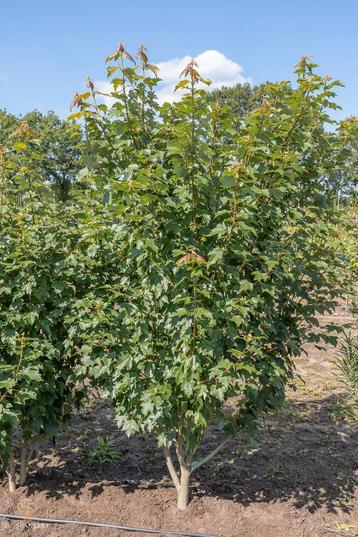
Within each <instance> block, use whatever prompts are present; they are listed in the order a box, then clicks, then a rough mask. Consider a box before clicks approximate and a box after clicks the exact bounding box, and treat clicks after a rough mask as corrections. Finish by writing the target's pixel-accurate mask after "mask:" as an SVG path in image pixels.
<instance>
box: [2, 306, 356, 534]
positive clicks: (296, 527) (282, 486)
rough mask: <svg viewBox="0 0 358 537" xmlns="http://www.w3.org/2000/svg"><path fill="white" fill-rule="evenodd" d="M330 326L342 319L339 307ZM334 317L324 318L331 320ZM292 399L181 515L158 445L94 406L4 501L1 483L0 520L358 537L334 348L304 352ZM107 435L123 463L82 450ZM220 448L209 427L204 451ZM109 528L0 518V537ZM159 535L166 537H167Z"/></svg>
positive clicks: (230, 448)
mask: <svg viewBox="0 0 358 537" xmlns="http://www.w3.org/2000/svg"><path fill="white" fill-rule="evenodd" d="M335 319H336V320H337V319H339V320H340V321H341V322H342V323H343V322H347V321H349V317H348V315H347V313H346V311H345V308H344V307H343V306H342V308H340V309H339V310H338V311H337V312H336V314H335ZM328 321H330V319H327V318H324V319H321V322H328ZM306 350H307V352H308V354H307V356H306V355H302V356H301V357H300V358H299V359H298V360H297V372H298V375H299V376H300V378H299V376H297V381H296V390H290V391H289V393H288V398H287V403H286V405H285V406H284V407H283V409H282V410H281V411H280V412H279V413H278V414H276V415H272V416H269V417H268V418H267V419H266V420H265V421H263V422H262V424H261V426H260V430H259V433H258V434H257V436H256V437H255V438H254V439H253V438H245V437H243V436H238V437H237V438H236V439H234V440H232V441H231V442H230V443H229V444H227V446H226V449H225V450H224V451H223V452H222V453H220V454H219V455H218V456H217V457H216V458H215V459H213V460H212V461H211V462H210V463H208V464H207V465H204V466H203V467H201V469H200V470H199V471H198V473H197V474H196V475H195V476H194V478H193V482H192V487H191V496H192V501H191V504H190V506H189V508H188V509H187V511H186V512H185V513H180V512H178V511H177V509H176V494H175V490H174V489H173V486H172V484H171V481H170V479H169V477H168V474H167V470H166V467H165V463H164V460H163V456H162V453H161V452H160V451H158V450H157V448H156V444H155V439H154V438H151V437H143V436H137V437H135V438H132V439H129V440H128V439H127V438H126V437H125V436H123V435H122V434H121V433H120V432H119V431H118V430H117V428H116V425H115V423H114V421H113V416H112V412H111V409H110V408H109V406H108V405H107V404H106V403H105V402H103V401H94V402H93V403H92V404H91V406H89V407H87V408H86V409H84V410H83V411H82V412H81V413H80V414H79V415H78V416H77V417H76V418H75V419H74V420H73V423H72V425H71V427H69V428H67V429H66V430H64V431H63V432H62V434H60V435H59V438H58V441H57V445H56V446H55V447H54V446H52V445H50V444H49V445H44V446H42V448H41V452H40V453H39V454H38V456H37V458H36V459H35V460H34V461H33V462H32V464H31V470H30V475H29V478H28V482H27V485H26V486H25V487H22V488H20V489H18V491H17V492H16V493H15V494H13V495H10V494H9V493H8V491H7V486H6V483H5V481H2V482H1V483H0V512H1V513H9V514H19V515H24V516H29V517H36V516H40V517H48V518H62V519H63V518H68V519H77V520H88V521H96V522H105V523H112V524H119V525H127V526H136V527H147V528H161V529H167V530H187V531H191V532H202V533H210V534H215V535H219V536H222V537H322V536H324V535H332V536H334V535H337V534H340V535H342V536H345V537H350V536H353V535H358V496H357V491H358V480H357V477H358V423H357V420H356V419H355V418H354V414H352V409H353V410H354V408H353V407H352V406H349V405H348V403H347V401H346V399H345V393H344V389H343V388H342V386H340V385H339V383H338V382H337V377H336V375H335V374H334V366H333V364H332V359H333V357H334V350H333V349H331V348H326V349H325V350H321V351H318V350H317V349H316V348H315V347H314V346H309V347H307V349H306ZM98 435H113V436H114V438H115V439H116V449H117V450H118V451H119V452H120V459H119V461H118V462H114V463H104V464H97V463H92V462H91V461H90V460H89V458H88V455H86V453H88V451H87V450H88V448H90V447H91V446H92V447H93V446H96V437H97V436H98ZM219 440H220V434H219V432H218V431H217V430H216V429H215V428H212V429H211V430H210V431H209V432H208V434H207V438H206V441H205V443H204V445H203V447H202V453H203V454H204V453H205V452H206V451H209V450H210V449H211V448H213V447H214V446H215V445H216V443H217V442H218V441H219ZM121 533H122V532H119V531H118V530H114V529H94V528H85V527H83V528H82V527H76V526H47V525H41V524H38V523H34V522H13V521H11V522H10V521H1V520H0V536H1V537H2V536H4V537H5V536H9V537H20V536H25V537H45V536H46V537H62V536H63V537H79V536H81V535H85V536H90V537H92V536H93V537H97V536H98V537H99V536H103V537H104V536H106V537H111V536H118V535H120V534H121ZM163 535H165V531H163Z"/></svg>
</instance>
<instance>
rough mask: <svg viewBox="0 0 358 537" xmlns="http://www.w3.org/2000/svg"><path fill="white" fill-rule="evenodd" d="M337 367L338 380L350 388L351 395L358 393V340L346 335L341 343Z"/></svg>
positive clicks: (336, 362) (336, 361)
mask: <svg viewBox="0 0 358 537" xmlns="http://www.w3.org/2000/svg"><path fill="white" fill-rule="evenodd" d="M335 365H336V367H337V368H338V370H339V372H338V379H339V380H340V381H341V383H343V384H344V385H345V387H346V388H348V390H349V392H350V393H355V394H357V392H358V338H357V337H353V336H352V335H351V334H344V337H343V339H342V340H341V341H340V344H339V348H338V352H337V358H336V360H335Z"/></svg>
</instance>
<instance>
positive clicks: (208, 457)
mask: <svg viewBox="0 0 358 537" xmlns="http://www.w3.org/2000/svg"><path fill="white" fill-rule="evenodd" d="M228 441H229V438H225V440H223V442H221V444H219V445H218V447H216V448H215V449H214V450H213V451H212V452H211V453H209V455H207V456H206V457H204V458H203V459H201V460H200V461H198V462H197V463H194V464H193V465H192V466H191V468H190V471H191V472H194V471H195V470H197V469H198V468H200V466H202V465H203V464H205V463H207V462H209V461H210V460H211V459H212V458H213V457H215V455H216V454H217V453H219V451H221V450H222V449H223V447H224V446H225V445H226V444H227V443H228Z"/></svg>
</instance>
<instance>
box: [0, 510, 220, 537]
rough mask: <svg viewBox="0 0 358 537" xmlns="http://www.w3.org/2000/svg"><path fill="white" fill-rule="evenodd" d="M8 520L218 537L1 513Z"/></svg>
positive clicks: (0, 516) (192, 536) (186, 536)
mask: <svg viewBox="0 0 358 537" xmlns="http://www.w3.org/2000/svg"><path fill="white" fill-rule="evenodd" d="M2 518H3V519H6V520H24V521H26V522H40V523H42V524H73V525H77V526H90V527H92V528H111V529H116V530H122V531H131V532H136V533H156V534H159V535H178V536H181V537H218V536H217V535H208V534H206V533H190V532H188V531H167V530H155V529H152V528H130V527H129V526H116V525H115V524H100V523H98V522H82V521H81V520H57V519H55V518H38V517H29V516H19V515H6V514H2V513H0V519H2Z"/></svg>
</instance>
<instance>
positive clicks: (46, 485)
mask: <svg viewBox="0 0 358 537" xmlns="http://www.w3.org/2000/svg"><path fill="white" fill-rule="evenodd" d="M339 401H340V400H339V398H338V396H335V395H331V396H329V397H326V398H324V399H312V400H305V401H298V402H297V401H296V402H294V403H290V404H288V405H286V407H284V409H283V410H282V411H281V412H280V413H279V414H278V415H275V416H270V417H269V418H268V419H267V420H266V424H265V425H262V427H261V428H260V430H259V432H258V434H257V436H256V438H255V439H252V438H251V439H244V438H240V437H239V436H238V437H237V438H235V439H233V440H232V441H231V442H230V443H229V444H227V448H226V450H225V451H223V452H222V453H220V455H217V457H216V458H215V459H212V461H211V462H210V463H209V464H207V465H205V466H203V467H202V468H201V469H200V471H199V472H198V473H197V474H194V476H193V480H192V494H193V495H195V496H201V495H206V496H215V497H219V498H226V499H230V500H233V501H235V502H240V503H242V504H243V505H245V506H246V505H249V504H251V503H253V502H275V501H291V502H292V503H293V505H294V506H295V507H296V508H306V509H308V510H309V511H311V512H313V511H315V510H317V509H318V508H320V507H322V506H324V507H326V508H327V510H328V511H331V512H336V510H337V508H340V509H341V510H343V511H344V512H347V513H348V512H350V510H351V506H352V502H353V500H354V489H355V487H356V486H357V477H356V476H357V474H356V472H357V469H358V429H357V427H354V426H352V425H350V426H348V425H344V424H342V423H340V424H337V423H335V422H333V421H332V409H334V408H337V404H339ZM102 434H105V435H113V436H114V437H115V438H116V445H117V449H118V450H119V451H120V460H119V461H118V462H116V463H108V464H103V465H96V464H91V463H90V462H89V461H88V460H87V459H86V456H85V454H84V448H85V447H88V446H93V445H94V444H95V442H96V436H97V435H102ZM219 441H220V437H219V433H218V432H217V431H216V430H215V428H212V429H211V430H210V431H209V433H208V435H207V438H206V439H205V442H204V444H203V449H202V452H201V454H203V455H204V454H205V453H206V452H208V451H210V450H211V449H213V448H214V447H215V446H216V445H217V443H218V442H219ZM88 484H89V485H88ZM86 485H87V487H88V486H89V490H90V492H91V495H92V496H93V497H95V496H98V495H100V494H101V493H102V492H103V491H104V489H105V488H106V487H108V486H110V485H111V486H118V487H120V488H121V489H122V490H125V491H126V492H128V493H131V492H134V491H135V490H138V489H157V488H159V487H169V486H172V485H171V482H170V480H169V479H168V477H167V470H166V467H165V464H164V460H163V457H162V454H161V452H160V451H158V450H157V448H156V444H155V439H154V438H153V437H144V436H140V435H138V436H136V437H133V438H131V439H127V438H126V437H125V436H124V435H122V434H121V433H119V432H118V430H117V428H116V426H115V424H114V421H113V416H112V412H111V410H110V409H109V408H108V407H107V406H106V405H105V404H104V403H97V404H96V405H95V406H94V407H93V408H91V409H87V410H86V411H85V412H83V413H82V414H81V415H80V416H79V417H77V419H76V420H74V423H73V427H72V428H69V429H68V430H66V431H64V433H63V434H62V435H60V440H59V443H58V446H57V447H56V449H52V448H51V446H44V450H43V452H42V455H41V456H39V457H38V459H37V460H36V461H34V462H33V463H32V468H31V472H30V476H29V479H28V484H27V494H28V495H30V496H31V495H33V494H35V493H36V492H38V491H45V492H46V495H47V497H49V498H54V499H60V498H62V497H64V495H74V496H76V497H79V496H80V495H81V491H82V490H83V488H84V487H85V486H86Z"/></svg>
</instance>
